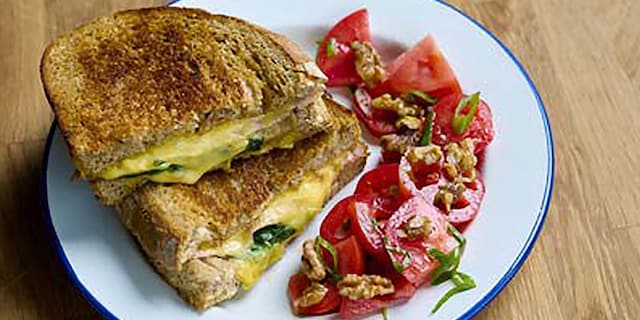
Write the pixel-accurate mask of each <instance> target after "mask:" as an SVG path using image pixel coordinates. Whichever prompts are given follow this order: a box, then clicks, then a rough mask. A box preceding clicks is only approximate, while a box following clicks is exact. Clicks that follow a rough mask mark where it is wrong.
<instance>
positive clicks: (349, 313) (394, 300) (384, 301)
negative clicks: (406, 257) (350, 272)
mask: <svg viewBox="0 0 640 320" xmlns="http://www.w3.org/2000/svg"><path fill="white" fill-rule="evenodd" d="M376 274H381V275H382V276H384V277H386V278H389V279H391V281H392V282H393V286H394V288H395V292H394V293H393V294H390V295H386V296H379V297H374V298H372V299H357V300H351V299H349V298H343V299H342V303H341V305H340V314H339V316H340V318H342V319H350V318H354V317H361V316H364V315H368V314H372V313H376V312H378V311H380V310H381V309H382V308H388V307H391V306H394V305H397V304H400V303H402V302H405V301H408V300H409V299H411V297H413V295H414V294H415V292H416V287H414V286H413V285H412V284H411V283H410V282H409V281H407V280H406V279H405V278H404V277H402V276H400V275H399V274H398V273H397V272H393V273H376Z"/></svg>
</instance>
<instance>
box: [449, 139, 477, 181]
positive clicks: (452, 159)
mask: <svg viewBox="0 0 640 320" xmlns="http://www.w3.org/2000/svg"><path fill="white" fill-rule="evenodd" d="M476 143H477V140H475V139H469V138H467V139H464V140H462V141H461V142H460V144H457V143H455V142H452V143H449V144H448V145H446V146H445V147H444V150H445V151H446V153H447V157H446V161H447V163H445V165H444V169H445V171H446V172H447V174H448V175H449V177H450V178H452V179H454V180H455V179H458V178H462V179H463V182H472V181H473V180H475V177H476V171H475V167H476V164H478V158H476V155H475V154H474V151H475V146H476Z"/></svg>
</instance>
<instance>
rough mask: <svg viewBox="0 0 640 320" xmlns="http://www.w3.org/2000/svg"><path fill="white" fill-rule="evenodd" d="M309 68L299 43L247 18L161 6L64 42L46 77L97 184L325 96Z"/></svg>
mask: <svg viewBox="0 0 640 320" xmlns="http://www.w3.org/2000/svg"><path fill="white" fill-rule="evenodd" d="M306 62H308V57H306V56H305V55H304V54H303V53H301V52H300V50H299V49H298V48H297V46H296V45H295V44H293V43H291V42H289V41H288V40H286V39H285V38H284V37H282V36H279V35H275V34H273V33H271V32H267V31H265V30H264V29H262V28H259V27H256V26H254V25H252V24H249V23H247V22H245V21H242V20H240V19H237V18H231V17H227V16H222V15H212V14H209V13H207V12H205V11H202V10H197V9H185V8H169V7H158V8H149V9H140V10H130V11H124V12H120V13H116V14H114V15H112V16H109V17H103V18H99V19H96V20H94V21H91V22H89V23H87V24H85V25H82V26H80V27H79V28H77V29H75V30H73V31H72V32H71V33H69V34H67V35H65V36H62V37H60V38H59V39H57V40H56V41H55V42H54V43H53V44H52V45H51V46H50V47H48V48H47V50H46V51H45V53H44V55H43V58H42V63H41V74H42V81H43V84H44V87H45V91H46V93H47V97H48V99H49V101H50V103H51V104H52V106H53V108H54V111H55V113H56V117H57V120H58V123H59V124H60V127H61V130H62V132H63V134H64V136H65V138H66V140H67V143H68V145H69V147H70V150H71V153H72V156H73V158H74V161H75V163H76V166H77V167H78V170H79V171H80V172H81V173H82V174H83V176H93V175H95V174H97V173H98V172H99V171H101V170H102V169H104V168H105V167H106V166H107V165H109V164H111V163H113V162H115V161H119V160H121V159H123V158H126V157H127V156H130V155H133V154H135V153H138V152H141V151H143V150H144V149H146V148H147V147H149V146H151V145H155V144H158V143H160V142H161V141H162V140H164V139H165V138H167V137H169V136H171V135H175V134H188V133H194V132H196V131H197V130H199V129H202V128H208V127H210V126H213V125H215V124H216V123H219V122H220V121H223V120H230V119H238V118H243V117H248V116H253V115H258V114H262V113H264V112H268V111H270V110H272V109H275V108H279V107H281V106H283V105H286V104H291V103H294V102H296V101H298V100H301V99H307V98H308V97H309V96H313V95H315V96H317V95H319V93H320V91H321V89H322V84H321V81H319V80H318V79H317V78H315V77H313V76H312V75H310V74H308V73H307V72H306V71H305V67H304V63H306Z"/></svg>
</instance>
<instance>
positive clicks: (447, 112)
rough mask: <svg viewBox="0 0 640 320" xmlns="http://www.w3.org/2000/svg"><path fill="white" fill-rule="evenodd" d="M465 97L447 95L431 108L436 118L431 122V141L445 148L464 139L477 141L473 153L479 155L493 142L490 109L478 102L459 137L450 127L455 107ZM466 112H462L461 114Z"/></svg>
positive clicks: (485, 104)
mask: <svg viewBox="0 0 640 320" xmlns="http://www.w3.org/2000/svg"><path fill="white" fill-rule="evenodd" d="M464 97H465V96H464V95H463V94H462V93H456V94H451V95H448V96H446V97H444V98H442V99H441V100H440V101H438V103H437V104H436V105H435V107H434V108H433V111H434V112H435V113H436V117H435V119H434V121H433V128H432V141H433V143H434V144H437V145H440V146H445V145H447V144H449V143H452V142H460V141H462V140H464V139H466V138H473V139H478V143H477V144H476V149H475V153H476V154H479V153H481V152H482V151H483V150H484V149H485V148H486V147H487V146H488V145H489V144H490V143H491V141H493V135H494V131H493V120H492V115H491V108H490V107H489V105H488V104H487V103H486V102H484V101H483V100H480V103H479V104H478V111H477V113H476V115H475V116H474V117H473V120H471V123H470V124H469V126H468V127H467V129H466V131H465V132H463V133H462V134H461V135H458V134H456V133H455V132H454V131H453V127H452V126H451V120H452V119H453V115H454V114H455V110H456V107H457V106H458V104H459V103H460V100H462V99H463V98H464ZM465 111H466V110H463V113H464V112H465Z"/></svg>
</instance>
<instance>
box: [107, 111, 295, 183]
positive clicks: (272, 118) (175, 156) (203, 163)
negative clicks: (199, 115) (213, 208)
mask: <svg viewBox="0 0 640 320" xmlns="http://www.w3.org/2000/svg"><path fill="white" fill-rule="evenodd" d="M290 111H291V108H283V109H282V110H279V111H275V112H271V113H267V114H265V115H262V116H259V117H254V118H248V119H242V120H233V121H228V122H226V123H223V124H221V125H218V126H215V127H214V128H213V129H211V130H209V131H206V132H203V133H198V134H194V135H188V136H178V137H173V138H169V139H168V140H167V141H165V142H164V143H162V144H161V145H158V146H154V147H151V148H149V149H148V150H147V151H145V152H143V153H139V154H137V155H134V156H132V157H130V158H127V159H125V160H122V161H120V162H118V163H116V164H115V165H113V166H110V167H108V168H107V169H105V170H104V171H102V172H101V173H100V174H99V175H98V177H99V178H102V179H105V180H112V179H117V178H121V177H125V176H132V175H136V174H144V173H145V172H149V171H152V170H157V169H158V164H159V162H161V163H165V164H172V165H176V166H178V168H179V169H177V170H165V171H161V172H157V173H154V174H146V175H144V177H145V178H146V179H147V180H150V181H154V182H158V183H187V184H193V183H195V182H196V181H198V179H200V177H201V176H202V175H203V174H205V173H207V172H209V171H211V170H214V169H219V168H223V167H228V166H229V164H230V162H231V160H232V159H233V158H234V157H235V156H237V155H238V154H240V153H242V152H244V151H245V150H246V149H247V146H248V144H249V139H250V138H252V137H253V135H254V134H255V133H256V132H258V131H259V130H261V129H264V128H269V127H272V126H275V125H276V124H277V123H278V122H279V121H282V120H283V119H284V118H286V117H287V116H289V113H290ZM258 138H259V137H258ZM297 138H298V136H297V135H296V134H295V133H291V134H287V135H285V136H284V137H283V139H277V140H271V141H264V144H263V146H262V148H260V150H259V152H260V153H263V152H267V151H269V149H273V148H287V147H291V146H292V145H293V142H294V141H296V140H297Z"/></svg>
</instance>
